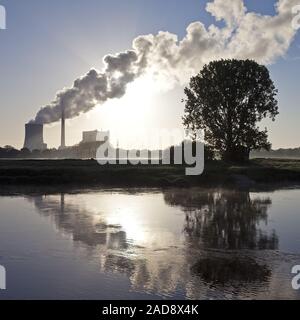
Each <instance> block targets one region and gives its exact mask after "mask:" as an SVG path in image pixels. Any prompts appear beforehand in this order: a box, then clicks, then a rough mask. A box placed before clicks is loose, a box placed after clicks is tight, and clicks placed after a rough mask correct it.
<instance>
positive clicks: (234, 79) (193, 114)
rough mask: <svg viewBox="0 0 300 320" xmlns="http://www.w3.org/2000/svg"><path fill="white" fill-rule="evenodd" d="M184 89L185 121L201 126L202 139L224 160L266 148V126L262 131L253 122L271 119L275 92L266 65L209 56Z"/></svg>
mask: <svg viewBox="0 0 300 320" xmlns="http://www.w3.org/2000/svg"><path fill="white" fill-rule="evenodd" d="M184 92H185V95H186V99H184V100H183V102H185V115H184V117H183V122H184V125H185V126H186V127H187V128H189V129H192V130H196V129H204V130H205V139H206V142H207V143H208V145H209V146H211V147H212V148H213V149H214V150H215V151H217V152H218V153H219V154H220V155H221V157H222V159H223V160H228V161H244V160H247V159H249V153H250V151H251V150H253V149H263V148H264V149H267V150H269V149H270V147H271V144H270V143H269V142H268V135H267V129H264V130H263V131H261V130H260V128H259V127H258V122H260V121H261V120H262V119H263V118H267V117H269V118H271V119H272V120H273V121H274V120H275V117H276V115H277V114H278V103H277V100H276V95H277V92H278V91H277V90H276V88H275V86H274V83H273V81H272V80H271V78H270V75H269V71H268V69H267V68H266V67H265V66H262V65H259V64H257V63H256V62H255V61H252V60H235V59H233V60H220V61H213V62H211V63H209V64H207V65H205V66H204V68H203V69H202V70H201V71H200V73H199V74H198V75H197V76H195V77H192V78H191V80H190V84H189V87H187V88H185V90H184Z"/></svg>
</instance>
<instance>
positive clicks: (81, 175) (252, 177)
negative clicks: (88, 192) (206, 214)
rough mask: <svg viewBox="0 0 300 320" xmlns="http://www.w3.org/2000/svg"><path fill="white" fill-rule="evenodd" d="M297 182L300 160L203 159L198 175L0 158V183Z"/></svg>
mask: <svg viewBox="0 0 300 320" xmlns="http://www.w3.org/2000/svg"><path fill="white" fill-rule="evenodd" d="M283 183H284V184H285V183H300V160H284V159H255V160H251V161H250V162H249V163H248V164H247V165H234V164H227V163H224V162H221V161H213V162H209V163H206V165H205V170H204V173H203V174H202V175H200V176H186V175H185V167H184V166H163V165H139V166H130V165H126V166H124V165H106V166H100V165H99V164H98V163H97V162H96V161H95V160H1V161H0V185H2V186H4V185H43V186H45V185H47V186H48V185H53V186H55V185H75V186H80V187H85V186H114V187H125V186H126V187H168V186H176V187H188V186H231V185H232V186H236V185H238V186H239V185H244V186H250V185H258V184H283Z"/></svg>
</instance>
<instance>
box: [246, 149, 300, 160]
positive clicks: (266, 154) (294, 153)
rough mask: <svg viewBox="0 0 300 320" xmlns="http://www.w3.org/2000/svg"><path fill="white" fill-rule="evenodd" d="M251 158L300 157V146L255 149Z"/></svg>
mask: <svg viewBox="0 0 300 320" xmlns="http://www.w3.org/2000/svg"><path fill="white" fill-rule="evenodd" d="M250 157H251V158H289V159H299V158H300V148H290V149H283V148H281V149H277V150H270V151H266V150H255V151H252V152H251V154H250Z"/></svg>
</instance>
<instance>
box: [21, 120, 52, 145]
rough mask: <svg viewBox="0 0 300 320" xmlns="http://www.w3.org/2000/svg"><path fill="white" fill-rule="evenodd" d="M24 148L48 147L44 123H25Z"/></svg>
mask: <svg viewBox="0 0 300 320" xmlns="http://www.w3.org/2000/svg"><path fill="white" fill-rule="evenodd" d="M24 148H27V149H29V150H30V151H32V150H45V149H47V145H46V144H45V143H44V126H43V125H42V124H36V123H27V124H26V125H25V142H24Z"/></svg>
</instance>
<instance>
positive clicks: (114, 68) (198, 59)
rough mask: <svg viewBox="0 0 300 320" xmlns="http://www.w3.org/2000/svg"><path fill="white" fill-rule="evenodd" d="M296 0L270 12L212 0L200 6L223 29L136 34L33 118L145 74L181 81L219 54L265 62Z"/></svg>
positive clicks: (91, 102)
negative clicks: (182, 34)
mask: <svg viewBox="0 0 300 320" xmlns="http://www.w3.org/2000/svg"><path fill="white" fill-rule="evenodd" d="M298 3H299V0H278V2H277V4H276V15H275V16H268V15H261V14H258V13H254V12H248V10H247V8H246V7H245V4H244V1H243V0H214V1H211V2H208V3H207V6H206V10H207V11H208V12H209V13H210V14H211V15H212V16H213V17H214V18H215V19H216V21H224V23H225V26H224V27H217V26H216V25H214V24H213V25H210V26H209V27H208V28H206V27H205V26H204V24H203V23H201V22H199V21H198V22H193V23H191V24H190V25H189V26H188V27H187V34H186V36H185V37H184V38H183V39H182V40H180V41H179V39H178V37H177V35H175V34H172V33H169V32H159V33H158V34H157V35H152V34H150V35H146V36H139V37H137V38H136V39H134V41H133V47H132V50H129V51H126V52H122V53H119V54H116V55H107V56H106V57H104V64H105V68H104V70H103V71H102V72H99V71H97V70H95V69H92V70H90V71H89V72H88V73H87V74H86V75H85V76H83V77H81V78H79V79H77V80H75V82H74V85H73V87H72V88H69V89H64V90H63V91H61V92H59V93H58V94H57V96H56V98H55V100H54V101H53V102H51V103H50V104H49V105H47V106H45V107H43V108H42V109H41V110H40V111H39V112H38V113H37V115H36V118H35V120H33V122H36V123H43V124H46V123H52V122H56V121H58V120H60V118H61V114H62V111H63V110H64V113H65V117H66V119H68V118H74V117H76V116H78V115H80V114H81V113H85V112H88V111H89V110H91V109H92V108H94V106H96V105H97V104H99V103H104V102H105V101H106V100H108V99H113V98H121V97H122V96H123V95H124V94H125V93H126V87H127V85H128V84H129V83H130V82H132V81H134V80H135V79H136V78H138V77H139V76H141V75H142V74H145V73H151V74H152V75H153V76H154V77H156V78H160V79H163V80H164V81H168V82H169V83H172V82H173V83H176V82H179V83H181V84H184V83H186V82H187V81H188V79H189V78H190V77H191V76H192V75H194V74H196V73H198V72H199V71H200V70H201V68H202V67H203V65H204V64H205V63H208V62H210V61H212V60H216V59H221V58H224V59H225V58H237V59H254V60H256V61H257V62H259V63H263V64H270V63H272V62H274V61H275V60H276V59H277V58H279V57H281V56H283V55H284V54H285V53H286V52H287V50H288V48H289V47H290V44H291V42H292V41H293V39H294V37H295V34H296V30H295V29H293V27H292V20H293V14H292V8H293V7H294V6H295V5H297V4H298Z"/></svg>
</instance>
